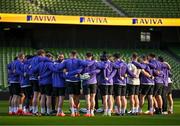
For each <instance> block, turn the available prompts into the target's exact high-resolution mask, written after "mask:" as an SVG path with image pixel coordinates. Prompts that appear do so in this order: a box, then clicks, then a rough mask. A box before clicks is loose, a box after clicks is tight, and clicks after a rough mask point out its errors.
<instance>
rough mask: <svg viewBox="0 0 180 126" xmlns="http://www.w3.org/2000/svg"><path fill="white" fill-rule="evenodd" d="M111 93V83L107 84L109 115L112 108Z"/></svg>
mask: <svg viewBox="0 0 180 126" xmlns="http://www.w3.org/2000/svg"><path fill="white" fill-rule="evenodd" d="M112 94H113V85H108V97H107V100H108V101H107V102H108V116H111V112H112V108H113V100H112V98H113V97H112Z"/></svg>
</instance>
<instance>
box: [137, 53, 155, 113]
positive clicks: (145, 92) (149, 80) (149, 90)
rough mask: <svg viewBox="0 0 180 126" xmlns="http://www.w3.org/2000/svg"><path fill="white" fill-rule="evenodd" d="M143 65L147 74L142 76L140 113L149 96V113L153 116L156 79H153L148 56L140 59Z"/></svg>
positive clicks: (142, 73)
mask: <svg viewBox="0 0 180 126" xmlns="http://www.w3.org/2000/svg"><path fill="white" fill-rule="evenodd" d="M140 62H141V65H143V68H144V70H145V71H146V72H147V73H144V72H141V74H140V83H141V86H140V87H141V93H140V98H139V99H140V101H139V102H140V103H139V110H138V111H139V113H142V108H143V105H144V100H145V97H146V96H148V102H149V113H148V114H150V115H153V112H154V107H153V89H154V77H153V71H152V69H150V67H149V65H148V59H147V56H142V58H140Z"/></svg>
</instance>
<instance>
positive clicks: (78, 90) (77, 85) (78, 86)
mask: <svg viewBox="0 0 180 126" xmlns="http://www.w3.org/2000/svg"><path fill="white" fill-rule="evenodd" d="M80 94H81V83H80V82H77V83H75V84H74V92H73V95H74V105H75V115H76V116H80V114H79V107H80V100H79V99H80Z"/></svg>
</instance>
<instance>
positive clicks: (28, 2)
mask: <svg viewBox="0 0 180 126" xmlns="http://www.w3.org/2000/svg"><path fill="white" fill-rule="evenodd" d="M108 1H109V2H111V3H113V4H114V6H115V7H117V8H118V9H119V10H120V11H122V12H124V13H125V16H127V17H151V18H153V17H172V18H175V17H180V13H179V11H180V1H179V0H108ZM0 13H20V14H56V15H78V16H108V17H119V16H120V15H119V14H117V13H116V12H115V11H113V9H112V8H111V7H110V6H108V5H106V4H105V3H104V2H103V1H102V0H1V2H0Z"/></svg>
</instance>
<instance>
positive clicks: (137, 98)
mask: <svg viewBox="0 0 180 126" xmlns="http://www.w3.org/2000/svg"><path fill="white" fill-rule="evenodd" d="M134 98H135V113H136V114H137V113H138V109H139V85H136V86H135V96H134Z"/></svg>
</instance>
